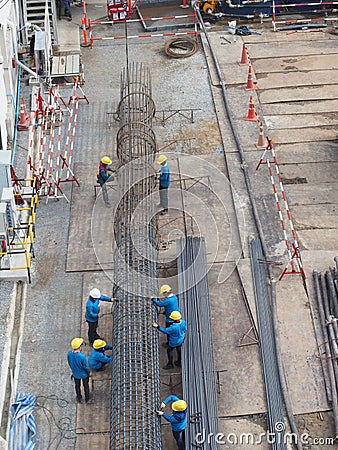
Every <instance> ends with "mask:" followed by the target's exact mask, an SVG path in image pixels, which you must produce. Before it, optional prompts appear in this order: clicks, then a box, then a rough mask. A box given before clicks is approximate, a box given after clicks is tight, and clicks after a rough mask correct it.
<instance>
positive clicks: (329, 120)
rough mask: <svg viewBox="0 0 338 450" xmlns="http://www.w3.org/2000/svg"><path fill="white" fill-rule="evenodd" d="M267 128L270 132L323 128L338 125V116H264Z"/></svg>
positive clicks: (331, 114)
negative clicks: (285, 129)
mask: <svg viewBox="0 0 338 450" xmlns="http://www.w3.org/2000/svg"><path fill="white" fill-rule="evenodd" d="M264 117H265V123H266V126H267V127H268V128H269V129H270V130H274V129H279V130H281V129H284V128H288V129H292V128H297V129H299V128H309V127H321V126H323V125H337V124H338V114H337V113H326V114H288V115H286V114H283V115H278V116H277V115H276V116H264Z"/></svg>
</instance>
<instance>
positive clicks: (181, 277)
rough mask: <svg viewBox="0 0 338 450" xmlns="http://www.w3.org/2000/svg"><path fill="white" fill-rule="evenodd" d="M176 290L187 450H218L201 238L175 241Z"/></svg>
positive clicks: (214, 376) (205, 273) (215, 404)
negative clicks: (183, 327) (183, 328)
mask: <svg viewBox="0 0 338 450" xmlns="http://www.w3.org/2000/svg"><path fill="white" fill-rule="evenodd" d="M177 242H178V244H177V269H178V287H179V292H180V307H181V310H182V316H183V318H184V319H185V320H186V322H187V329H188V330H187V333H186V339H185V342H184V344H183V346H182V388H183V398H184V400H186V402H187V403H188V411H189V417H188V419H189V425H188V427H187V429H186V438H185V442H186V443H185V446H186V449H189V450H190V449H192V448H201V449H208V450H218V449H219V448H220V444H219V443H218V441H217V439H215V437H216V436H217V433H218V432H219V429H218V401H217V390H216V375H215V368H214V352H213V343H212V333H211V314H210V301H209V288H208V283H207V264H206V256H205V253H206V250H205V241H204V238H200V237H187V238H186V239H180V240H179V241H177Z"/></svg>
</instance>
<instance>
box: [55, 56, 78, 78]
mask: <svg viewBox="0 0 338 450" xmlns="http://www.w3.org/2000/svg"><path fill="white" fill-rule="evenodd" d="M80 73H81V65H80V55H62V56H53V62H52V73H51V76H66V75H78V74H80Z"/></svg>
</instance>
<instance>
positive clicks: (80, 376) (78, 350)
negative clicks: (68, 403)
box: [67, 338, 90, 403]
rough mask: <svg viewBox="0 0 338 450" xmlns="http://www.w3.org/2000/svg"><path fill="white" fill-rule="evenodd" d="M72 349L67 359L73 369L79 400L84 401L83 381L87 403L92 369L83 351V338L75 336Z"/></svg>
mask: <svg viewBox="0 0 338 450" xmlns="http://www.w3.org/2000/svg"><path fill="white" fill-rule="evenodd" d="M71 345H72V350H69V352H68V354H67V361H68V364H69V367H70V368H71V371H72V377H73V379H74V382H75V392H76V397H77V401H78V402H79V403H81V402H82V394H81V381H82V384H83V389H84V394H85V400H86V403H88V401H89V396H90V394H89V375H90V369H89V367H88V363H87V358H86V355H85V354H84V353H82V346H83V339H82V338H75V339H73V340H72V343H71Z"/></svg>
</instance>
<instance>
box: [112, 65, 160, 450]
mask: <svg viewBox="0 0 338 450" xmlns="http://www.w3.org/2000/svg"><path fill="white" fill-rule="evenodd" d="M120 98H121V100H120V104H119V107H118V111H117V115H118V117H119V120H120V125H121V127H120V129H119V132H118V134H117V155H118V158H119V162H120V168H119V170H118V182H119V189H120V193H121V196H120V201H119V204H118V205H117V207H116V210H115V214H114V234H115V251H114V267H115V269H114V297H115V298H117V299H118V300H119V301H118V303H116V304H115V305H116V306H115V308H114V324H113V339H112V345H113V353H112V355H113V361H112V403H111V404H112V411H111V438H110V449H111V450H117V449H118V450H130V449H135V450H136V449H139V450H161V448H162V444H161V429H160V420H159V418H158V417H157V415H156V409H158V405H159V404H160V377H159V345H158V333H154V331H153V328H152V326H151V324H152V322H153V321H157V311H156V308H155V307H154V306H153V305H152V302H150V301H148V300H147V296H148V295H151V294H154V293H155V292H156V291H157V274H156V258H157V253H156V243H155V227H154V219H153V217H154V214H153V206H152V201H151V198H150V194H151V192H152V191H153V189H154V187H155V173H154V169H153V166H152V164H153V162H154V158H155V153H156V143H155V135H154V133H153V132H152V130H151V125H152V118H153V116H154V114H155V107H154V102H153V100H152V98H151V83H150V74H149V70H148V69H146V68H145V67H144V66H143V65H142V64H132V65H130V66H129V67H127V68H126V69H124V70H123V72H122V75H121V97H120Z"/></svg>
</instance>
